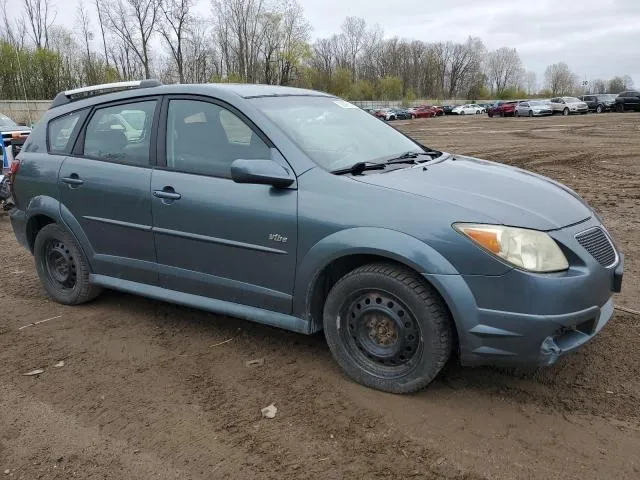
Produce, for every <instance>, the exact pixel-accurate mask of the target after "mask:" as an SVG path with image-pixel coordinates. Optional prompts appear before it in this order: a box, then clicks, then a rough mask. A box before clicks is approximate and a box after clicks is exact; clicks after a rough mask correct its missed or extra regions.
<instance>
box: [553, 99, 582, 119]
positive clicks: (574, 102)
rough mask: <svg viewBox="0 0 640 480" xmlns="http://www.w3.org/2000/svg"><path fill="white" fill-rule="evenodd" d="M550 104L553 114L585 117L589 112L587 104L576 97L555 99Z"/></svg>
mask: <svg viewBox="0 0 640 480" xmlns="http://www.w3.org/2000/svg"><path fill="white" fill-rule="evenodd" d="M548 103H549V106H550V107H551V110H553V113H560V114H562V115H571V114H575V113H580V114H583V115H584V114H585V113H588V112H589V107H588V106H587V104H586V103H585V102H583V101H582V100H580V99H579V98H576V97H555V98H552V99H551V100H549V102H548Z"/></svg>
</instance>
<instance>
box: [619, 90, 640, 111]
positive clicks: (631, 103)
mask: <svg viewBox="0 0 640 480" xmlns="http://www.w3.org/2000/svg"><path fill="white" fill-rule="evenodd" d="M615 103H616V104H615V110H616V112H625V111H629V110H634V111H637V110H640V92H639V91H637V90H628V91H626V92H622V93H620V94H619V95H618V96H617V97H616V100H615Z"/></svg>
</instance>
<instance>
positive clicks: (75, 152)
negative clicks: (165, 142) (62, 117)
mask: <svg viewBox="0 0 640 480" xmlns="http://www.w3.org/2000/svg"><path fill="white" fill-rule="evenodd" d="M152 101H155V102H156V104H155V107H154V111H153V116H152V119H151V132H150V135H149V161H148V162H147V164H146V165H134V164H132V163H129V162H122V161H118V160H109V159H106V158H99V157H94V156H91V155H85V154H84V142H85V138H86V134H87V127H88V126H89V124H90V123H91V120H92V119H93V117H94V115H95V114H96V112H97V111H98V110H102V109H105V108H111V107H118V106H120V105H130V104H133V103H143V102H152ZM161 103H162V97H161V96H159V95H150V96H142V97H132V98H127V99H126V100H116V101H112V102H105V103H98V104H95V105H92V106H91V107H90V110H91V111H90V112H89V114H88V115H87V117H86V118H85V121H84V123H83V125H82V130H81V131H80V133H79V134H78V136H77V138H76V142H75V144H74V146H73V149H72V150H71V153H70V154H69V155H68V156H70V157H76V158H86V159H89V160H97V161H99V162H106V163H115V164H118V165H126V166H128V167H138V168H153V167H154V166H155V164H156V149H155V148H153V146H154V142H155V141H156V140H157V130H158V119H159V117H160V106H161Z"/></svg>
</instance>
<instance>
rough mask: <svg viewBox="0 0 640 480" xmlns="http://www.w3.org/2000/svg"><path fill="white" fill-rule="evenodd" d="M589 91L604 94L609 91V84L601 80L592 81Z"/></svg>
mask: <svg viewBox="0 0 640 480" xmlns="http://www.w3.org/2000/svg"><path fill="white" fill-rule="evenodd" d="M589 91H590V92H591V93H604V92H606V91H607V83H606V82H605V81H604V80H602V79H601V78H596V79H595V80H592V81H591V85H590V88H589Z"/></svg>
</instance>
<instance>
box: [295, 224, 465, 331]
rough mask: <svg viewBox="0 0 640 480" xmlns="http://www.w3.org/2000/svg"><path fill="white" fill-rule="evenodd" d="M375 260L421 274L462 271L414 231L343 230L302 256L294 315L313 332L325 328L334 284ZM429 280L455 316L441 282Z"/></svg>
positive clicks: (379, 229)
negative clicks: (326, 306)
mask: <svg viewBox="0 0 640 480" xmlns="http://www.w3.org/2000/svg"><path fill="white" fill-rule="evenodd" d="M375 262H387V263H393V264H397V265H401V266H403V267H405V268H408V269H411V270H412V271H414V272H416V273H417V274H418V275H421V276H422V275H423V274H425V273H430V274H441V275H455V274H458V272H457V271H456V270H455V268H454V267H453V266H452V265H451V264H450V263H449V262H448V261H447V260H446V259H445V258H444V257H443V256H442V255H441V254H440V253H438V252H437V251H436V250H434V249H433V248H432V247H430V246H429V245H427V244H426V243H424V242H422V241H420V240H418V239H416V238H415V237H412V236H410V235H407V234H404V233H401V232H397V231H394V230H387V229H382V228H368V227H367V228H353V229H348V230H342V231H340V232H337V233H334V234H333V235H330V236H328V237H326V238H324V239H323V240H321V241H320V242H318V243H317V244H315V245H314V246H313V247H312V248H311V249H310V250H309V251H308V252H307V253H306V254H305V255H304V257H303V258H302V259H300V260H299V262H298V265H299V266H298V269H297V275H296V282H295V287H294V298H293V312H294V315H296V316H298V317H300V318H304V319H305V320H307V322H308V324H309V329H310V333H313V332H316V331H319V330H321V329H322V311H323V308H324V302H325V299H326V296H327V294H328V292H329V290H330V289H331V287H332V286H333V285H335V283H336V282H337V281H338V280H339V279H340V278H342V277H343V276H344V275H345V274H346V273H347V272H349V271H351V270H354V269H355V268H358V267H360V266H362V265H365V264H368V263H375ZM425 281H427V280H426V279H425ZM427 282H428V281H427ZM428 283H430V284H431V286H432V287H433V288H434V289H435V291H436V292H438V294H439V295H440V296H441V297H442V299H443V302H444V303H445V305H447V308H449V311H450V312H451V314H452V316H453V313H452V312H453V309H451V308H450V307H449V305H448V303H447V301H446V300H445V297H444V295H442V293H441V292H440V288H439V286H438V285H434V284H432V283H431V282H428ZM454 329H455V328H454Z"/></svg>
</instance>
